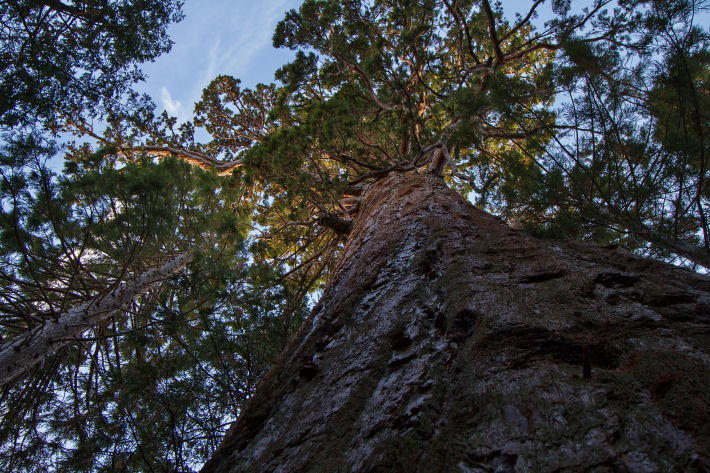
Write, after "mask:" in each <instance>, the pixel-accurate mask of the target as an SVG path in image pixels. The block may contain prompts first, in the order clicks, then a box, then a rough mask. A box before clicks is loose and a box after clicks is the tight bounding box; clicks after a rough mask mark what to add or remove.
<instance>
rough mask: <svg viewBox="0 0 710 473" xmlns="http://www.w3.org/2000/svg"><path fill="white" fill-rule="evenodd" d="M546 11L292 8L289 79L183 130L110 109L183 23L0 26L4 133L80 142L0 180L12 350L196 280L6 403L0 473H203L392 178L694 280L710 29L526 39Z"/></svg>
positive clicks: (616, 9)
mask: <svg viewBox="0 0 710 473" xmlns="http://www.w3.org/2000/svg"><path fill="white" fill-rule="evenodd" d="M545 3H546V2H544V1H543V0H536V1H534V2H531V4H530V8H529V10H526V11H523V12H520V13H519V14H517V15H515V16H513V15H512V13H513V12H510V11H507V10H505V9H504V5H502V4H500V3H491V2H489V1H488V0H475V1H474V0H399V1H389V0H376V1H361V0H349V1H334V0H305V1H304V2H303V4H302V5H301V6H300V8H299V9H298V10H292V11H290V12H288V13H287V14H286V16H285V18H284V19H283V20H282V21H281V22H280V23H279V25H278V27H277V29H276V31H275V33H274V37H273V41H274V46H276V47H287V48H291V49H293V50H294V51H295V59H294V60H293V61H292V62H291V63H289V64H286V65H285V66H283V67H282V68H281V69H279V70H278V71H276V80H277V83H276V84H259V85H257V86H256V87H254V88H253V89H251V88H244V87H242V85H241V83H240V81H239V80H238V79H237V78H233V77H229V76H224V75H221V76H218V77H216V78H215V79H214V80H213V81H212V82H211V83H210V84H209V85H208V86H207V87H206V88H205V89H204V91H203V95H202V98H201V100H200V101H199V102H198V103H197V104H196V105H195V119H194V122H188V123H183V124H178V123H177V120H176V119H175V118H173V117H169V116H168V115H167V114H165V113H163V114H158V113H157V112H156V109H155V106H154V105H152V104H151V103H150V102H147V101H145V100H138V99H136V96H135V95H134V96H133V100H132V101H131V102H130V104H128V103H127V102H120V101H119V100H118V99H119V98H120V92H121V91H123V90H124V89H125V87H126V86H127V85H128V84H130V83H131V82H132V81H134V80H135V79H137V78H138V77H140V72H139V70H138V69H136V68H135V66H136V64H138V63H139V62H142V61H145V60H149V59H152V58H153V57H155V56H156V55H158V54H160V53H162V52H164V51H166V50H167V49H168V48H169V45H170V42H169V40H168V39H167V37H166V36H165V27H166V25H167V24H168V23H169V22H170V21H174V20H177V19H179V7H180V2H146V1H141V2H138V1H125V2H124V1H122V2H118V1H116V2H109V1H98V2H83V1H82V2H79V1H76V2H72V3H60V2H52V1H47V2H36V1H24V2H23V1H17V2H9V3H6V4H3V5H2V6H0V12H1V13H2V18H3V29H2V35H3V39H2V48H3V49H2V50H3V54H2V61H3V63H4V65H6V66H7V67H5V68H4V69H3V70H4V71H5V72H3V73H2V76H1V77H2V79H0V88H2V90H3V94H2V97H3V101H4V102H3V103H2V104H0V106H2V112H1V115H2V118H1V119H2V125H3V126H6V127H15V128H14V129H15V130H18V129H20V128H21V127H25V126H27V125H28V123H29V124H36V123H39V122H38V120H39V121H40V122H46V123H48V125H47V126H51V129H52V130H62V131H65V132H71V133H74V134H75V135H76V136H77V137H78V140H77V142H75V143H72V144H71V145H69V146H67V147H66V148H64V149H63V150H61V151H60V150H58V149H57V147H56V145H55V144H53V143H52V142H51V140H49V139H48V138H47V136H46V135H40V134H37V133H30V134H28V133H21V134H20V135H19V136H14V137H12V138H8V139H7V140H6V143H5V145H4V147H3V149H2V152H1V154H0V179H1V181H0V191H1V192H2V212H1V213H0V241H2V245H1V246H0V258H2V262H3V268H2V269H0V310H1V311H2V319H0V336H1V337H2V338H1V339H0V350H2V348H5V347H7V346H10V345H9V344H11V343H17V342H18V340H21V341H22V344H21V346H22V347H24V346H28V347H29V346H31V345H32V343H33V334H36V333H37V331H38V330H39V329H40V328H41V327H44V326H45V325H46V324H48V323H49V322H50V321H52V320H58V319H59V318H60V317H62V316H63V314H66V312H67V310H69V309H71V308H72V307H79V306H81V305H82V304H89V305H92V304H96V303H97V301H103V300H104V299H105V298H106V297H107V295H110V294H113V293H115V291H116V290H117V288H118V289H120V288H121V287H123V286H121V285H122V284H130V283H131V281H136V280H137V279H138V278H140V276H141V274H145V272H146V271H149V270H151V268H156V267H160V265H161V264H165V263H166V262H167V261H170V259H171V258H175V257H177V256H179V255H189V256H188V257H187V259H188V260H189V262H188V263H187V267H186V269H185V270H183V271H178V272H175V273H174V274H171V275H170V276H166V277H165V278H163V279H164V280H163V281H162V282H161V283H160V284H151V285H150V287H146V289H145V290H144V291H142V292H141V293H140V294H139V295H137V296H136V297H131V300H130V303H127V304H123V305H122V306H121V307H116V308H114V309H112V310H111V311H109V312H110V313H108V314H106V316H105V317H102V318H101V320H99V321H97V322H96V323H95V325H93V326H92V327H91V328H90V329H88V330H86V331H85V332H84V333H83V335H82V336H80V337H72V338H71V339H70V340H66V341H63V343H62V344H61V347H58V348H57V349H56V350H54V351H51V350H50V351H48V352H47V353H46V356H43V357H42V359H41V361H40V362H39V363H36V364H33V365H32V366H31V367H30V366H28V367H27V369H26V372H25V373H23V374H22V375H19V376H16V377H15V378H14V379H13V381H12V382H9V383H7V384H5V385H4V386H2V387H1V388H0V389H1V391H0V392H1V401H0V402H1V406H2V407H0V412H2V418H3V420H2V423H1V424H0V443H1V444H2V446H0V465H3V466H4V467H6V469H9V470H27V471H34V470H37V471H41V470H43V469H48V468H49V469H54V470H59V471H116V470H118V471H191V470H194V469H196V468H197V467H198V466H199V464H200V463H201V462H202V461H204V460H205V459H206V458H207V456H208V455H209V454H210V453H211V452H212V451H214V449H215V448H216V445H217V443H218V442H219V438H220V436H221V434H222V432H224V430H225V428H226V426H227V425H228V423H229V422H230V421H231V420H233V419H234V418H235V416H236V415H237V414H238V412H239V409H240V408H241V406H243V405H244V402H245V400H246V399H247V398H248V397H249V396H250V395H251V393H252V392H253V389H254V386H255V383H256V382H257V381H258V380H259V379H260V377H261V376H263V374H264V372H265V370H266V369H267V368H268V366H269V365H270V364H271V363H272V362H273V360H274V359H275V358H276V357H277V356H278V354H279V352H280V351H281V349H282V348H283V346H284V345H285V344H286V342H287V341H288V340H289V338H290V336H291V335H292V333H293V332H294V330H295V329H296V328H297V327H298V325H299V323H300V321H301V320H302V319H303V317H304V316H305V314H306V313H307V311H308V308H309V306H311V305H312V303H313V301H314V299H315V298H316V297H317V295H318V292H319V290H321V289H322V288H323V285H324V283H325V281H326V280H327V277H328V274H329V271H330V270H331V269H332V267H333V264H334V262H335V260H336V258H337V256H338V252H339V250H340V248H341V246H342V243H343V241H344V239H345V237H346V235H347V234H348V232H349V230H350V227H351V226H352V221H353V219H354V218H355V216H356V215H357V210H358V203H359V199H360V195H361V194H362V192H363V189H365V188H366V186H367V185H369V184H370V183H372V182H374V181H375V180H377V179H379V178H381V177H383V176H385V175H387V174H388V173H390V172H401V171H415V170H417V171H419V172H422V173H429V174H433V175H436V176H440V177H441V178H442V179H444V180H445V181H446V182H447V184H448V185H449V186H450V187H452V188H453V189H455V190H456V191H458V192H460V193H461V194H463V195H465V196H467V197H468V198H469V199H471V200H473V201H475V202H476V204H477V205H478V206H480V207H481V208H483V209H485V210H488V211H490V212H492V213H494V214H497V215H499V216H501V217H503V218H505V219H506V220H508V221H509V222H510V223H511V224H513V225H514V226H516V227H519V228H523V229H525V230H526V231H528V232H531V233H533V234H535V235H537V236H540V237H544V238H553V239H555V238H556V239H580V240H588V241H593V242H596V243H601V244H614V245H621V246H624V247H627V248H629V249H630V250H632V251H636V252H638V253H640V254H644V255H652V256H655V257H657V258H660V259H663V260H666V261H672V262H676V263H678V264H681V265H685V266H687V267H690V268H693V269H697V268H701V267H704V268H709V267H710V251H709V245H710V241H709V240H708V231H709V227H708V217H707V212H706V208H707V205H708V199H709V198H710V190H708V184H709V182H708V175H707V174H708V171H707V164H706V155H707V150H708V146H709V145H708V137H707V135H708V124H709V123H710V119H709V117H708V106H707V105H708V103H707V102H708V97H709V96H710V95H709V94H708V71H709V70H710V69H709V67H710V56H709V54H708V34H709V33H708V31H707V29H703V28H701V27H699V26H698V25H697V21H696V19H695V15H697V14H698V13H699V12H700V11H701V9H702V8H703V4H702V3H699V2H691V1H689V0H624V1H617V2H610V1H605V0H597V1H595V2H593V4H591V5H587V6H585V5H580V6H577V5H575V4H574V3H571V2H569V1H557V0H554V1H552V2H551V5H550V7H551V11H552V13H553V14H552V16H551V17H550V18H549V19H547V21H546V22H545V24H544V26H543V27H536V26H535V24H536V23H534V22H533V19H534V18H536V16H537V12H538V10H539V9H541V8H543V6H544V4H545ZM129 95H131V94H129ZM114 102H116V103H117V104H118V105H117V106H113V105H112V104H113V103H114ZM93 115H101V116H103V117H104V121H103V123H102V129H101V130H100V131H99V130H95V129H93V128H92V126H91V120H88V119H87V118H88V117H91V116H93ZM196 127H202V128H204V129H205V130H206V131H207V133H208V134H209V139H208V140H206V141H205V142H199V140H197V139H196V136H197V135H196V134H195V128H196ZM58 152H62V153H63V154H64V157H65V162H66V166H65V171H64V173H62V174H59V175H57V174H54V173H52V172H50V171H49V170H48V169H46V167H45V166H44V160H45V159H46V158H47V157H49V156H52V155H54V154H56V153H58ZM82 307H83V306H82ZM64 342H66V343H64ZM0 368H2V367H0Z"/></svg>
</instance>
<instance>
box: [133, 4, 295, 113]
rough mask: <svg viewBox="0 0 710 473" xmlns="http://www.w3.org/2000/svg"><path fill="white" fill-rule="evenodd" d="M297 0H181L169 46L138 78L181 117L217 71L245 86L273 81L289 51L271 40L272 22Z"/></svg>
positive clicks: (160, 105)
mask: <svg viewBox="0 0 710 473" xmlns="http://www.w3.org/2000/svg"><path fill="white" fill-rule="evenodd" d="M300 3H301V2H300V0H263V1H261V2H259V1H256V2H254V1H247V0H186V2H185V6H184V9H183V11H184V12H185V19H184V20H183V21H182V22H180V23H178V24H175V25H172V26H171V27H170V30H169V34H170V37H171V39H172V40H173V42H174V43H175V44H174V45H173V49H172V51H170V53H168V54H166V55H163V56H161V57H160V58H158V59H157V60H156V61H155V62H153V63H149V64H145V65H143V67H142V69H143V71H144V72H145V73H146V74H147V75H148V79H147V80H146V82H143V83H141V84H139V86H138V89H139V90H140V91H141V92H146V93H148V94H149V95H150V96H151V97H153V100H155V102H156V104H157V105H158V108H159V109H161V110H162V109H165V110H167V111H168V113H170V114H171V115H173V116H176V117H178V119H179V120H180V121H184V120H187V119H190V118H191V117H192V109H193V106H194V103H195V102H196V101H198V100H199V98H200V95H201V94H202V89H203V88H204V87H205V86H206V85H207V84H209V83H210V81H211V80H212V79H214V78H215V77H216V76H217V75H219V74H229V75H232V76H234V77H238V78H239V79H241V80H242V83H243V85H244V86H246V87H253V86H254V85H256V84H257V83H259V82H264V83H269V82H273V77H274V71H275V70H276V69H277V68H278V67H280V66H281V65H283V64H285V63H286V62H288V60H289V59H290V58H291V56H292V53H291V51H288V50H286V49H281V50H276V49H274V48H273V47H272V46H271V37H272V35H273V32H274V29H275V27H276V23H277V22H278V21H279V20H281V19H282V18H283V16H284V13H285V12H286V11H287V10H290V9H292V8H297V7H298V5H299V4H300Z"/></svg>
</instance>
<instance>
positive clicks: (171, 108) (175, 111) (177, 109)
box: [160, 87, 185, 121]
mask: <svg viewBox="0 0 710 473" xmlns="http://www.w3.org/2000/svg"><path fill="white" fill-rule="evenodd" d="M160 101H161V102H162V103H163V108H165V111H167V112H168V114H170V115H172V116H174V117H178V119H182V116H183V114H184V113H185V111H184V109H183V106H182V102H180V101H179V100H173V96H172V95H170V92H169V91H168V89H167V88H166V87H163V88H162V89H160ZM181 121H183V120H181Z"/></svg>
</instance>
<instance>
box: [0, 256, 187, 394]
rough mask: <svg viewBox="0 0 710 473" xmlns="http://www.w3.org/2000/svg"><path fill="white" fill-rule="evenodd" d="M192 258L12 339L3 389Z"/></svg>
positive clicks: (4, 352)
mask: <svg viewBox="0 0 710 473" xmlns="http://www.w3.org/2000/svg"><path fill="white" fill-rule="evenodd" d="M191 258H192V253H181V254H179V255H177V256H175V257H173V258H172V259H170V260H168V261H166V262H165V263H163V264H162V265H161V266H159V267H157V268H153V269H149V270H148V271H146V272H144V273H143V274H141V275H140V276H138V277H136V278H134V279H131V280H130V281H127V282H124V283H120V284H118V285H117V286H116V287H115V288H113V289H111V290H110V291H107V292H106V293H103V294H101V295H99V296H97V297H96V298H94V299H92V300H90V301H88V302H85V303H83V304H81V305H79V306H76V307H72V308H71V309H69V310H67V311H65V312H63V313H61V314H59V316H58V317H56V318H55V319H52V320H48V321H46V322H45V323H44V324H42V325H40V326H38V327H36V328H35V329H33V330H32V331H30V332H28V333H26V334H23V335H18V336H17V337H15V338H13V339H11V340H10V341H9V342H7V343H6V344H4V346H3V347H2V349H0V386H3V385H5V384H7V383H8V382H10V381H11V380H13V379H14V378H15V377H17V376H19V375H21V374H22V373H26V372H28V371H29V370H30V369H31V368H32V367H33V366H35V365H36V364H37V363H39V362H40V361H42V360H43V359H44V358H45V357H46V356H47V355H50V354H51V353H54V352H55V351H57V350H59V349H60V348H62V347H64V346H65V345H67V344H68V343H71V342H72V341H76V340H78V339H79V338H80V337H81V335H82V334H83V333H84V332H86V331H87V330H89V329H91V328H92V327H94V326H96V325H97V324H98V323H100V322H101V321H103V320H106V319H107V318H108V317H109V315H111V314H112V313H113V312H115V311H116V310H119V309H120V308H122V307H125V306H126V305H128V304H129V303H131V302H133V300H134V299H135V298H136V297H138V296H139V295H141V294H144V293H145V292H146V291H147V290H148V289H149V288H150V287H151V286H153V285H154V284H156V283H158V282H160V281H163V280H165V279H166V278H167V277H169V276H171V275H173V274H175V273H177V272H178V271H180V270H181V269H182V268H183V267H184V266H185V265H186V264H187V263H188V262H189V261H190V259H191Z"/></svg>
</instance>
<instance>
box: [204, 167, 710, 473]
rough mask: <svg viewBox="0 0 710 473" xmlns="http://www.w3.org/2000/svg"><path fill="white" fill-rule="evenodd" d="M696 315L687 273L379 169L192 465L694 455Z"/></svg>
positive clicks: (703, 464)
mask: <svg viewBox="0 0 710 473" xmlns="http://www.w3.org/2000/svg"><path fill="white" fill-rule="evenodd" d="M709 320H710V279H708V278H706V277H703V276H698V275H696V274H693V273H691V272H689V271H685V270H682V269H679V268H675V267H671V266H669V265H665V264H662V263H658V262H653V261H649V260H644V259H641V258H637V257H634V256H632V255H631V254H629V253H627V252H625V251H623V250H619V249H613V248H599V247H596V246H592V245H583V244H551V243H547V242H542V241H539V240H535V239H533V238H530V237H528V236H525V235H524V234H522V233H518V232H516V231H514V230H512V229H511V228H509V227H508V226H507V225H505V224H504V223H502V222H501V221H500V220H499V219H496V218H495V217H492V216H491V215H488V214H486V213H484V212H482V211H480V210H477V209H475V208H474V207H473V206H471V205H470V204H469V203H468V202H466V201H465V200H464V199H462V198H461V197H460V196H458V195H457V194H456V193H454V192H453V191H451V190H449V189H448V188H446V186H445V185H444V184H443V182H442V181H441V180H438V179H434V178H431V177H423V176H419V175H417V174H412V173H408V174H401V173H400V174H394V173H393V174H391V175H390V176H389V177H387V178H386V179H382V180H380V181H379V182H378V183H376V184H375V185H374V186H372V188H371V189H370V190H369V191H368V192H367V194H366V195H365V196H364V197H363V200H362V203H361V208H360V211H359V214H358V216H357V218H356V220H355V223H354V225H353V229H352V231H351V233H350V236H349V239H348V242H347V244H346V246H345V248H344V249H343V252H342V255H341V260H340V262H339V264H338V266H337V268H336V270H335V272H334V274H333V277H332V280H331V282H330V284H329V286H328V288H327V289H326V291H325V292H324V295H323V298H322V299H321V301H320V303H319V304H318V305H317V306H316V307H315V308H314V310H313V312H312V314H311V316H310V317H309V318H308V319H307V320H306V321H305V322H304V324H303V326H302V327H301V328H300V330H299V332H298V334H297V335H296V337H295V338H294V339H293V340H292V341H291V343H290V344H289V346H288V347H287V348H286V349H285V351H284V353H283V354H282V356H281V358H280V359H279V360H278V361H277V363H276V364H275V366H274V368H273V369H272V370H271V371H270V373H269V374H268V375H267V376H266V378H265V379H264V380H263V381H262V382H261V384H260V385H259V387H258V388H257V391H256V393H255V394H254V396H253V398H252V399H251V400H250V402H249V403H248V405H247V406H246V407H245V409H244V410H243V412H242V413H241V415H240V417H239V419H238V420H237V421H236V422H235V424H234V425H233V426H232V428H231V429H230V430H229V432H228V433H227V435H226V436H225V438H224V440H223V442H222V444H221V446H220V447H219V449H218V450H217V451H216V452H215V454H214V455H213V456H212V458H211V459H210V460H209V461H208V462H207V463H206V464H205V466H204V467H203V470H202V471H203V472H204V473H208V472H220V473H225V472H255V471H259V472H281V473H286V472H289V473H292V472H385V471H393V472H427V473H429V472H493V471H496V472H513V471H535V472H538V471H539V472H552V471H560V472H561V471H568V472H577V471H595V472H602V471H629V472H636V471H638V472H641V471H644V472H646V471H649V472H650V471H658V472H661V471H679V472H680V471H683V472H685V471H710V395H709V394H708V389H707V388H708V386H710V356H709V351H710V350H709V346H710V336H709V335H708V333H709V332H710V331H709V330H708V329H709V328H710V327H709V325H710V324H709Z"/></svg>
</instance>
